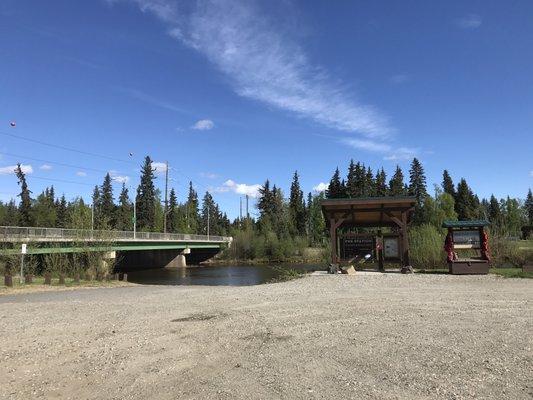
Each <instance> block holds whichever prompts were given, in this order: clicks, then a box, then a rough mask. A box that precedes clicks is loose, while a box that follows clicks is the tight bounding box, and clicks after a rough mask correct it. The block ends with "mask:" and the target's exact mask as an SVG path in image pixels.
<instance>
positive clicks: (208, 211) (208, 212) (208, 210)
mask: <svg viewBox="0 0 533 400" xmlns="http://www.w3.org/2000/svg"><path fill="white" fill-rule="evenodd" d="M209 214H211V212H210V209H209V204H208V205H207V240H209Z"/></svg>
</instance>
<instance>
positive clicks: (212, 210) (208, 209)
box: [200, 192, 218, 235]
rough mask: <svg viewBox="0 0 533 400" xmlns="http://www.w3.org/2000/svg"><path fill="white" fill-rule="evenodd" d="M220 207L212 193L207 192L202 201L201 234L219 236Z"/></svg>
mask: <svg viewBox="0 0 533 400" xmlns="http://www.w3.org/2000/svg"><path fill="white" fill-rule="evenodd" d="M217 214H218V206H217V205H216V204H215V201H214V200H213V196H211V193H209V192H205V195H204V198H203V199H202V212H201V215H200V232H201V233H202V234H203V235H207V234H210V235H216V234H218V215H217Z"/></svg>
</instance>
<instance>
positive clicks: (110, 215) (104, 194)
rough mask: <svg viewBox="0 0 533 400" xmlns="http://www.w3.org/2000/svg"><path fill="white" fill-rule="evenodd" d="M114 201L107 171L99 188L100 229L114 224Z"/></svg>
mask: <svg viewBox="0 0 533 400" xmlns="http://www.w3.org/2000/svg"><path fill="white" fill-rule="evenodd" d="M114 216H115V203H114V200H113V185H112V181H111V175H109V173H107V174H106V176H105V177H104V182H103V183H102V186H101V188H100V218H101V220H100V229H106V228H107V229H109V228H111V227H113V226H114V222H115V221H114Z"/></svg>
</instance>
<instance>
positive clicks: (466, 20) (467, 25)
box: [455, 14, 483, 29]
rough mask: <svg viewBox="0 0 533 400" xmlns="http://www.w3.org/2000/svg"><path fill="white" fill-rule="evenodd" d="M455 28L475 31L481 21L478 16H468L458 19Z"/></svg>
mask: <svg viewBox="0 0 533 400" xmlns="http://www.w3.org/2000/svg"><path fill="white" fill-rule="evenodd" d="M455 22H456V24H457V26H459V27H460V28H462V29H477V28H479V27H480V26H481V24H482V23H483V19H482V18H481V16H480V15H477V14H469V15H467V16H465V17H463V18H459V19H457V20H456V21H455Z"/></svg>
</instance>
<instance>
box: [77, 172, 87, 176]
mask: <svg viewBox="0 0 533 400" xmlns="http://www.w3.org/2000/svg"><path fill="white" fill-rule="evenodd" d="M76 175H78V176H81V177H84V176H87V172H84V171H78V172H76Z"/></svg>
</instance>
